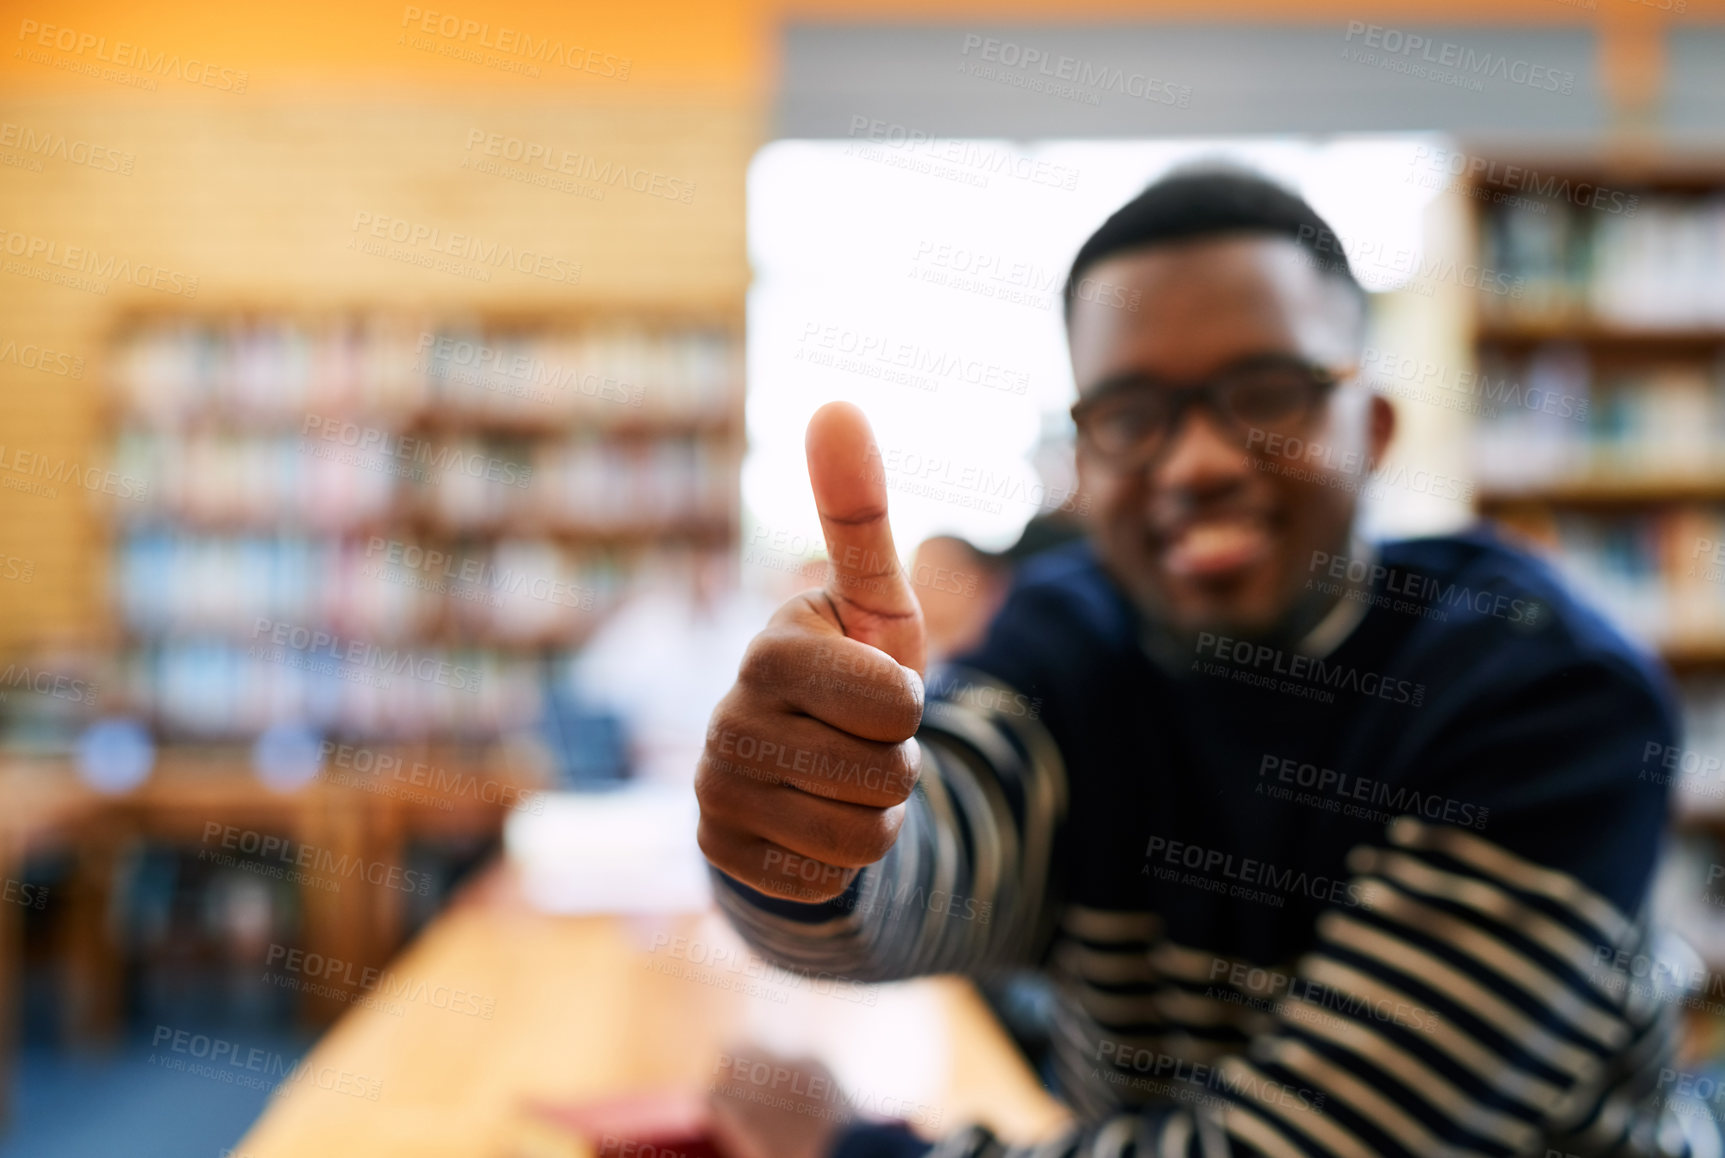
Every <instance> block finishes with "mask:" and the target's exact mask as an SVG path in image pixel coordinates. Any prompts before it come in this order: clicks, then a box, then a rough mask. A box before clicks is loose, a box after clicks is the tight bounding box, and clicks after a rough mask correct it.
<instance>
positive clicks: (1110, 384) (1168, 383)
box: [1084, 350, 1310, 398]
mask: <svg viewBox="0 0 1725 1158" xmlns="http://www.w3.org/2000/svg"><path fill="white" fill-rule="evenodd" d="M1309 364H1310V363H1309V362H1308V360H1307V359H1305V358H1303V357H1301V356H1300V355H1298V354H1292V353H1289V352H1288V351H1286V350H1259V351H1257V352H1255V353H1251V354H1245V355H1242V356H1241V357H1238V358H1235V359H1234V360H1233V361H1231V362H1224V363H1223V364H1222V365H1220V366H1218V367H1216V368H1215V369H1214V370H1212V371H1210V372H1209V373H1208V374H1206V375H1204V377H1203V379H1200V381H1208V380H1210V379H1212V378H1214V377H1216V376H1217V375H1218V374H1227V373H1229V372H1231V371H1234V370H1245V369H1250V368H1251V367H1253V366H1306V365H1309ZM1184 385H1189V383H1186V382H1175V381H1172V380H1170V379H1167V378H1162V377H1158V376H1157V375H1155V374H1151V373H1148V372H1146V371H1144V370H1122V371H1120V372H1119V373H1118V374H1110V375H1109V376H1108V377H1106V378H1104V379H1102V380H1101V381H1099V382H1097V383H1096V384H1095V385H1094V386H1092V387H1091V388H1090V389H1089V390H1086V391H1084V397H1085V398H1100V397H1102V396H1103V395H1105V394H1113V393H1115V392H1116V391H1120V390H1130V389H1132V388H1134V387H1140V386H1163V387H1179V386H1184Z"/></svg>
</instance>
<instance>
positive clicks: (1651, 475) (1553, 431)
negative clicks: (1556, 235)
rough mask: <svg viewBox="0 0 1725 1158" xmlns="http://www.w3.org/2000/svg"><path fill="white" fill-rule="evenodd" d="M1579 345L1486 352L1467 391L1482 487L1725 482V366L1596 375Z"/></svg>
mask: <svg viewBox="0 0 1725 1158" xmlns="http://www.w3.org/2000/svg"><path fill="white" fill-rule="evenodd" d="M1595 362H1596V359H1595V358H1594V357H1592V356H1590V355H1589V353H1588V351H1587V350H1586V349H1585V348H1584V347H1582V346H1580V345H1578V344H1573V343H1561V342H1558V343H1550V344H1546V345H1541V346H1538V347H1536V348H1535V349H1533V350H1532V351H1531V352H1530V353H1529V354H1527V355H1526V356H1524V357H1517V356H1515V355H1514V354H1513V353H1510V352H1506V351H1503V350H1498V349H1488V350H1485V351H1482V354H1481V358H1480V368H1479V371H1478V376H1477V378H1476V379H1474V380H1473V382H1472V383H1471V384H1470V385H1471V387H1472V393H1474V394H1475V396H1476V400H1477V403H1478V406H1477V409H1478V412H1479V414H1480V421H1479V423H1478V426H1477V428H1476V432H1475V437H1474V443H1473V461H1474V471H1475V477H1476V478H1477V479H1478V480H1479V483H1480V485H1481V486H1482V487H1484V488H1487V489H1490V488H1493V487H1497V488H1503V489H1514V488H1518V487H1525V486H1543V485H1550V484H1561V483H1564V482H1568V481H1573V480H1585V479H1609V480H1610V481H1611V483H1612V484H1613V485H1616V486H1628V485H1633V484H1635V483H1636V482H1637V481H1640V480H1665V481H1668V480H1683V479H1689V480H1693V479H1705V480H1711V481H1715V482H1725V455H1722V454H1721V447H1725V357H1717V358H1713V359H1711V360H1705V361H1695V360H1691V361H1686V362H1685V361H1677V360H1661V361H1657V362H1653V363H1651V364H1641V365H1635V364H1631V365H1627V366H1625V365H1621V364H1616V365H1609V366H1605V367H1601V366H1597V365H1596V364H1595Z"/></svg>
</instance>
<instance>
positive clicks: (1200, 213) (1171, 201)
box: [1065, 163, 1366, 320]
mask: <svg viewBox="0 0 1725 1158" xmlns="http://www.w3.org/2000/svg"><path fill="white" fill-rule="evenodd" d="M1242 233H1243V234H1264V235H1266V236H1271V237H1285V238H1287V239H1288V240H1290V241H1292V242H1294V243H1295V244H1296V245H1298V246H1299V247H1300V248H1302V249H1304V250H1305V251H1306V252H1307V254H1309V255H1310V257H1311V258H1312V264H1313V267H1314V268H1316V269H1317V270H1318V271H1319V272H1321V273H1324V274H1326V275H1328V276H1330V277H1333V278H1335V279H1336V280H1337V281H1339V282H1342V283H1344V284H1346V285H1348V286H1349V287H1351V288H1352V289H1353V291H1354V293H1355V294H1357V295H1358V296H1359V300H1360V301H1361V302H1362V303H1364V301H1365V296H1366V293H1365V290H1364V289H1363V288H1362V287H1361V286H1360V283H1359V282H1358V281H1357V280H1356V279H1355V278H1354V271H1353V269H1352V267H1351V266H1349V265H1348V257H1347V254H1345V253H1343V252H1342V245H1341V242H1340V240H1339V239H1338V238H1337V236H1336V234H1335V233H1334V231H1332V230H1331V229H1330V226H1329V223H1328V222H1326V221H1325V220H1324V219H1323V218H1322V217H1320V216H1318V212H1317V210H1315V209H1313V208H1312V207H1311V206H1310V205H1308V204H1306V200H1305V198H1303V197H1301V196H1300V195H1299V194H1298V193H1295V192H1293V191H1292V190H1290V189H1286V188H1284V187H1282V186H1281V185H1278V184H1277V183H1276V182H1274V181H1272V180H1270V179H1269V178H1268V177H1265V176H1263V175H1262V174H1260V173H1255V172H1253V171H1251V170H1249V169H1239V168H1234V167H1231V166H1223V165H1217V164H1214V163H1211V164H1205V165H1202V166H1196V167H1192V168H1184V169H1179V170H1176V171H1175V172H1173V173H1170V174H1169V175H1168V176H1166V177H1163V178H1162V179H1161V180H1160V181H1157V182H1156V183H1155V184H1153V185H1151V186H1150V187H1149V188H1147V189H1145V190H1144V192H1142V193H1140V194H1138V196H1136V197H1134V198H1133V199H1132V200H1130V201H1128V202H1127V203H1126V204H1125V205H1122V206H1121V207H1120V208H1119V209H1117V210H1115V212H1114V215H1113V216H1111V217H1110V218H1109V219H1108V220H1107V221H1104V222H1103V223H1102V227H1101V228H1100V229H1098V230H1097V231H1096V232H1095V233H1092V234H1091V235H1090V240H1088V241H1086V242H1085V243H1084V245H1083V246H1082V247H1081V248H1080V249H1079V250H1078V256H1077V257H1075V258H1073V259H1072V272H1071V273H1070V274H1069V275H1068V276H1067V278H1066V290H1065V295H1066V316H1067V318H1068V320H1070V319H1071V317H1072V302H1073V299H1074V297H1075V296H1076V295H1077V293H1078V287H1079V283H1080V281H1081V279H1082V278H1083V275H1084V271H1085V270H1087V269H1089V268H1090V267H1091V266H1093V265H1095V264H1096V263H1097V262H1100V261H1102V260H1103V259H1104V258H1109V257H1113V256H1114V255H1115V254H1118V253H1125V252H1127V251H1129V250H1138V249H1149V248H1152V247H1154V246H1158V245H1172V244H1175V243H1178V242H1182V241H1196V240H1199V239H1201V238H1209V237H1221V236H1224V235H1227V234H1242Z"/></svg>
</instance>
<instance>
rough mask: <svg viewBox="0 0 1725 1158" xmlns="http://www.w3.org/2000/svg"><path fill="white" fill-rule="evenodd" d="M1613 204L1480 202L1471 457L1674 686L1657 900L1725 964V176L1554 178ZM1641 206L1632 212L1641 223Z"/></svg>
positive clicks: (1490, 485)
mask: <svg viewBox="0 0 1725 1158" xmlns="http://www.w3.org/2000/svg"><path fill="white" fill-rule="evenodd" d="M1542 176H1550V177H1551V178H1554V179H1556V180H1558V181H1561V180H1563V179H1565V178H1567V179H1568V181H1569V182H1570V187H1573V188H1580V187H1587V188H1593V187H1597V188H1603V189H1609V190H1612V191H1615V192H1616V193H1618V194H1621V196H1619V197H1616V198H1607V199H1606V200H1605V201H1603V202H1601V203H1600V204H1601V206H1602V207H1601V208H1594V207H1592V206H1591V205H1585V206H1584V205H1579V204H1575V203H1573V202H1571V201H1568V200H1564V199H1561V198H1558V197H1537V196H1530V195H1529V193H1528V191H1527V190H1526V189H1508V188H1503V187H1493V186H1490V185H1482V186H1478V187H1476V188H1475V189H1474V190H1473V194H1474V204H1476V205H1479V206H1480V208H1479V211H1478V214H1479V219H1478V231H1477V237H1478V244H1479V248H1480V255H1479V259H1480V261H1481V262H1482V263H1484V264H1487V265H1489V266H1490V267H1491V268H1494V269H1498V270H1501V271H1503V272H1504V273H1506V274H1507V275H1509V276H1510V277H1511V278H1519V279H1521V286H1522V290H1523V292H1522V293H1521V294H1520V296H1514V295H1500V296H1498V297H1495V298H1492V299H1488V300H1486V301H1484V302H1482V306H1481V310H1480V313H1479V314H1478V316H1477V318H1476V319H1475V320H1476V325H1475V332H1474V343H1475V354H1476V366H1477V370H1478V376H1479V380H1480V383H1482V384H1484V385H1482V386H1481V388H1480V389H1479V390H1477V391H1476V392H1477V393H1479V394H1480V395H1481V398H1480V399H1479V402H1480V403H1481V405H1480V406H1479V407H1478V412H1479V419H1478V421H1477V423H1476V426H1475V434H1474V438H1473V444H1472V448H1471V449H1472V452H1473V460H1474V470H1475V477H1476V479H1477V480H1478V483H1479V490H1478V493H1479V504H1480V509H1481V512H1482V513H1483V514H1486V515H1489V516H1492V517H1494V518H1495V519H1497V520H1498V521H1499V522H1501V523H1502V524H1504V525H1505V526H1507V527H1509V528H1510V529H1512V530H1514V531H1516V532H1519V533H1520V534H1522V535H1524V536H1526V537H1527V538H1530V539H1531V540H1533V541H1534V542H1536V543H1538V544H1540V545H1542V546H1543V547H1544V548H1546V549H1547V550H1548V551H1549V552H1550V553H1551V555H1552V557H1553V558H1554V559H1555V561H1556V562H1557V564H1558V566H1559V568H1560V569H1561V570H1563V571H1564V572H1565V573H1566V574H1567V576H1568V577H1569V579H1570V580H1571V581H1572V582H1573V583H1574V584H1575V585H1576V586H1577V587H1578V588H1579V589H1581V590H1582V591H1583V592H1584V593H1585V594H1586V595H1587V596H1588V597H1589V598H1591V600H1592V601H1593V602H1594V603H1595V604H1596V605H1597V606H1599V607H1601V608H1602V609H1603V610H1604V611H1605V613H1606V614H1607V615H1608V616H1610V617H1611V618H1613V619H1614V620H1615V621H1616V622H1618V623H1619V624H1620V625H1621V626H1622V627H1623V628H1625V629H1626V630H1627V632H1628V633H1629V634H1631V635H1632V636H1635V637H1637V638H1639V639H1641V640H1643V641H1644V642H1646V643H1647V644H1648V645H1649V646H1650V647H1652V648H1654V649H1656V650H1657V651H1658V652H1659V653H1660V654H1661V655H1662V656H1663V658H1664V659H1665V661H1666V664H1667V666H1668V667H1669V668H1670V669H1671V671H1672V673H1673V675H1674V676H1675V677H1676V680H1677V688H1678V693H1679V695H1680V697H1681V701H1682V712H1683V725H1684V733H1685V734H1684V737H1683V739H1682V748H1681V751H1680V752H1678V753H1675V754H1671V756H1672V758H1671V760H1670V761H1669V763H1668V762H1667V761H1665V760H1663V759H1654V760H1653V761H1651V762H1649V764H1648V766H1647V767H1646V768H1643V769H1641V770H1640V771H1641V772H1642V773H1643V774H1645V775H1646V776H1648V777H1650V778H1651V777H1657V776H1666V777H1669V782H1670V783H1671V785H1672V789H1673V797H1674V800H1675V804H1676V808H1677V814H1678V820H1679V832H1680V837H1679V841H1678V845H1677V847H1676V849H1675V851H1674V855H1673V858H1672V861H1671V864H1670V865H1669V866H1668V868H1667V875H1668V879H1667V882H1666V884H1664V885H1663V886H1662V889H1663V890H1664V891H1663V892H1662V895H1663V896H1664V897H1665V898H1666V903H1667V904H1668V905H1669V907H1670V908H1671V909H1672V910H1673V912H1674V914H1675V919H1676V921H1677V923H1678V929H1679V932H1681V933H1682V934H1683V935H1684V936H1685V938H1686V939H1688V940H1690V941H1691V943H1692V944H1694V946H1695V947H1696V948H1697V949H1698V950H1700V951H1701V953H1702V954H1703V956H1704V957H1705V958H1706V959H1707V960H1708V961H1709V962H1710V963H1711V965H1712V967H1714V968H1725V921H1721V920H1720V919H1719V914H1720V907H1719V905H1720V902H1721V901H1725V896H1717V895H1715V893H1716V890H1717V885H1716V884H1709V883H1707V881H1706V877H1707V876H1708V873H1707V871H1706V870H1707V866H1708V865H1709V864H1712V863H1718V862H1720V861H1725V169H1721V170H1718V171H1708V170H1704V169H1698V168H1694V167H1683V168H1671V169H1666V170H1662V169H1660V168H1658V167H1652V168H1649V167H1645V166H1638V167H1633V168H1631V167H1627V166H1620V165H1612V164H1607V163H1601V164H1597V165H1591V166H1579V165H1578V166H1570V167H1568V168H1567V169H1565V168H1563V167H1556V166H1554V167H1552V168H1551V172H1550V173H1549V174H1546V173H1545V172H1544V170H1542ZM1631 207H1632V208H1633V211H1631Z"/></svg>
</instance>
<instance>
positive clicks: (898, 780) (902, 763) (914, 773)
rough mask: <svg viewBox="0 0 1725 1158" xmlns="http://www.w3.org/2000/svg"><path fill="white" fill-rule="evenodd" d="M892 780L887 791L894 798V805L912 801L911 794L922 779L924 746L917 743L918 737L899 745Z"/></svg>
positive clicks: (888, 783)
mask: <svg viewBox="0 0 1725 1158" xmlns="http://www.w3.org/2000/svg"><path fill="white" fill-rule="evenodd" d="M892 769H893V774H892V778H891V779H890V780H889V781H888V782H887V785H886V787H887V790H888V792H890V793H891V794H892V796H893V797H894V800H893V803H894V804H902V803H903V802H904V801H906V800H909V799H910V794H911V793H912V792H914V791H916V784H917V781H918V780H920V779H922V745H921V744H918V743H917V742H916V737H915V736H912V737H911V738H910V739H908V740H906V741H904V742H903V743H901V744H899V745H898V747H897V748H896V749H895V751H894V760H893V764H892Z"/></svg>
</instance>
